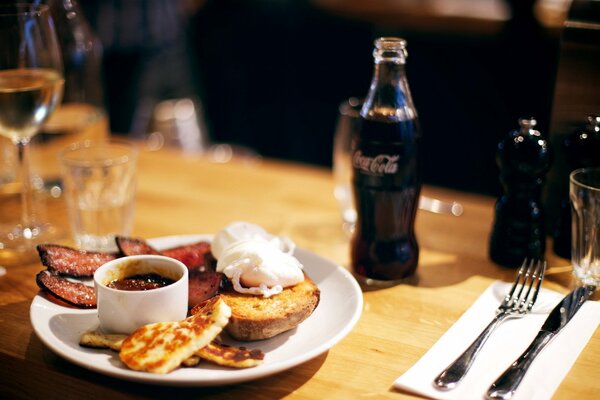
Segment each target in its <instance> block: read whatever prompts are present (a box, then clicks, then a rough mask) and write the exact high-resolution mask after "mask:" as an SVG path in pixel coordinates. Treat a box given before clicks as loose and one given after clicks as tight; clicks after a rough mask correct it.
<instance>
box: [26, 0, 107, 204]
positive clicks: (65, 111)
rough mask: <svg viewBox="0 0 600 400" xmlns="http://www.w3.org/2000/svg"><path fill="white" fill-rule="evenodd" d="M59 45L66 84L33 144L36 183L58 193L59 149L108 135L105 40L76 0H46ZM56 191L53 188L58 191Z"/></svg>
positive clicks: (32, 153)
mask: <svg viewBox="0 0 600 400" xmlns="http://www.w3.org/2000/svg"><path fill="white" fill-rule="evenodd" d="M47 3H48V6H49V7H50V11H51V13H52V18H53V20H54V24H55V28H56V33H57V37H58V41H59V44H60V47H61V52H62V58H63V64H64V75H65V86H64V94H63V100H62V104H61V105H60V106H59V107H57V109H56V110H55V112H54V113H53V114H52V116H51V118H50V119H49V120H48V121H46V123H45V124H44V126H43V127H42V129H41V131H40V133H39V134H38V135H37V136H36V137H35V139H34V141H33V144H32V151H31V159H32V169H33V172H34V182H33V183H34V186H36V187H38V188H41V189H46V190H49V191H51V193H54V194H57V195H59V194H60V179H59V175H60V173H59V165H58V159H57V153H58V152H59V151H60V150H62V149H63V148H65V147H67V146H68V145H69V144H71V143H74V142H81V141H85V140H94V141H102V140H105V139H106V138H107V137H108V131H109V128H108V119H107V116H106V112H105V108H104V96H103V91H104V90H103V84H102V82H103V81H102V44H101V43H100V40H99V39H98V38H97V36H96V35H95V33H94V32H93V31H92V29H91V27H90V25H89V24H88V22H87V20H86V19H85V16H84V15H83V12H82V11H81V8H80V7H79V3H78V2H77V0H48V1H47ZM57 189H58V192H52V191H53V190H54V191H55V190H57Z"/></svg>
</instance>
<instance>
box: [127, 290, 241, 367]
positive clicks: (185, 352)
mask: <svg viewBox="0 0 600 400" xmlns="http://www.w3.org/2000/svg"><path fill="white" fill-rule="evenodd" d="M201 309H202V312H199V313H196V314H194V315H192V316H191V317H188V318H186V319H184V320H183V321H174V322H157V323H154V324H149V325H144V326H142V327H140V328H138V329H137V330H136V331H135V332H133V333H132V334H131V335H130V336H128V337H127V338H126V339H125V340H124V341H123V343H122V345H121V351H120V352H119V358H120V359H121V361H123V363H124V364H125V365H127V366H128V367H129V368H131V369H133V370H136V371H147V372H153V373H159V374H166V373H168V372H170V371H172V370H174V369H175V368H177V367H179V366H180V365H181V363H182V362H183V361H184V360H185V359H187V358H189V357H191V356H192V355H194V354H195V353H196V352H197V351H198V350H200V349H201V348H203V347H205V346H207V345H208V344H209V343H210V342H212V341H213V339H215V337H216V336H217V335H218V334H219V333H221V330H222V329H223V327H224V326H225V325H227V322H228V321H229V317H230V316H231V309H230V308H229V306H227V304H225V302H224V301H223V300H222V299H221V297H220V296H215V297H213V298H212V299H210V300H207V302H206V303H204V304H202V306H201Z"/></svg>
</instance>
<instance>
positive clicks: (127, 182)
mask: <svg viewBox="0 0 600 400" xmlns="http://www.w3.org/2000/svg"><path fill="white" fill-rule="evenodd" d="M59 158H60V163H61V174H62V180H63V185H64V191H65V199H66V204H67V210H68V212H69V219H70V223H71V229H72V231H73V236H74V239H75V242H76V244H77V246H78V247H79V248H81V249H84V250H91V251H113V250H115V249H116V244H115V236H116V235H125V236H127V235H130V234H131V231H132V228H133V213H134V197H135V190H136V158H137V150H136V148H135V147H134V146H133V145H132V144H130V143H127V142H122V141H115V140H111V141H107V142H101V143H95V142H83V143H78V144H74V145H72V146H70V147H68V148H66V149H65V150H63V151H61V152H60V155H59Z"/></svg>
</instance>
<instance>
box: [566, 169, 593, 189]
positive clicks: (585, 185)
mask: <svg viewBox="0 0 600 400" xmlns="http://www.w3.org/2000/svg"><path fill="white" fill-rule="evenodd" d="M589 172H592V173H596V174H597V175H598V177H599V178H600V167H586V168H579V169H576V170H574V171H572V172H571V173H570V174H569V181H570V182H571V183H572V184H574V185H577V186H580V187H583V188H586V189H588V190H593V191H595V192H600V181H599V183H598V186H591V185H589V184H588V183H584V182H582V181H581V179H578V178H577V176H578V175H580V174H584V173H589Z"/></svg>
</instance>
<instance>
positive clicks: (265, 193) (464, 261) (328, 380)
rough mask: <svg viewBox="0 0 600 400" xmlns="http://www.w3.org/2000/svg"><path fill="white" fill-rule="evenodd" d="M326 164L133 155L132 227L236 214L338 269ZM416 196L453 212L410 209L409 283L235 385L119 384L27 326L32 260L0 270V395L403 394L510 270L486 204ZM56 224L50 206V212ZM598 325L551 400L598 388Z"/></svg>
mask: <svg viewBox="0 0 600 400" xmlns="http://www.w3.org/2000/svg"><path fill="white" fill-rule="evenodd" d="M332 190H333V181H332V176H331V172H330V171H329V170H326V169H320V168H313V167H308V166H302V165H295V164H288V163H282V162H275V161H269V160H262V161H261V162H259V163H257V164H247V163H245V162H243V161H235V160H234V161H232V162H230V163H227V164H216V163H212V162H210V161H209V160H206V159H203V158H201V157H199V156H186V155H184V154H181V153H179V152H177V151H172V150H164V149H163V150H160V151H157V152H150V151H142V152H141V155H140V159H139V190H138V196H137V206H136V216H135V229H134V234H135V235H136V236H140V237H145V238H149V237H157V236H164V235H172V234H186V233H212V232H215V231H217V230H218V229H220V228H222V227H223V226H225V225H226V224H228V223H230V222H232V221H235V220H247V221H251V222H255V223H258V224H260V225H262V226H264V227H265V228H266V229H267V230H269V231H271V232H273V233H277V234H284V235H288V236H290V237H291V238H293V239H294V240H295V241H296V242H297V244H298V245H299V246H301V247H303V248H305V249H307V250H310V251H313V252H315V253H318V254H320V255H321V256H323V257H326V258H328V259H331V260H333V261H335V262H337V263H339V264H341V265H347V262H348V238H347V237H346V235H345V234H344V233H343V231H342V229H341V223H340V216H339V213H338V209H337V204H336V203H335V200H334V198H333V196H332ZM424 194H426V195H429V196H433V197H436V198H440V199H445V200H457V201H460V202H461V203H462V204H463V206H464V214H463V215H462V216H461V217H453V216H450V215H439V214H433V213H429V212H424V211H421V212H419V215H418V217H417V233H418V238H419V242H420V246H421V251H422V253H421V260H420V263H419V268H418V283H417V284H403V285H399V286H396V287H393V288H389V289H384V290H378V291H370V292H366V293H364V310H363V314H362V317H361V319H360V321H359V322H358V324H357V326H356V327H355V329H354V330H353V331H352V332H351V333H350V334H349V335H348V336H347V337H346V338H345V339H344V340H342V341H341V342H340V343H339V344H337V345H336V346H334V347H333V348H332V349H331V350H330V351H328V352H326V353H324V354H322V355H320V356H318V357H316V358H315V359H313V360H311V361H308V362H306V363H304V364H302V365H300V366H298V367H296V368H293V369H291V370H288V371H286V372H283V373H280V374H277V375H274V376H270V377H267V378H263V379H260V380H257V381H253V382H247V383H243V384H239V385H233V386H225V387H214V388H183V389H181V388H171V387H160V386H152V385H144V384H138V383H131V382H127V381H122V380H119V379H114V378H110V377H107V376H104V375H101V374H98V373H95V372H91V371H88V370H86V369H84V368H81V367H78V366H76V365H73V364H71V363H69V362H67V361H65V360H63V359H61V358H60V357H58V356H56V355H55V354H54V353H52V352H51V351H50V350H49V349H48V348H46V347H45V346H44V345H43V344H42V342H41V341H40V340H39V339H38V338H37V336H36V335H35V333H34V332H33V331H32V327H31V324H30V321H29V306H30V304H31V301H32V298H33V297H34V295H35V294H36V293H37V292H38V288H37V286H36V284H35V282H34V276H35V274H36V273H37V272H38V271H39V270H40V269H41V268H42V267H41V264H40V263H39V262H36V261H34V262H32V263H30V264H27V265H21V266H14V267H9V269H8V274H7V275H6V276H4V277H1V278H0V327H1V328H0V398H12V399H18V398H27V399H38V398H40V399H41V398H45V399H48V398H60V399H71V398H72V399H78V398H98V399H111V400H115V399H122V398H146V397H150V398H156V397H168V398H186V399H187V398H241V397H242V396H244V397H247V398H252V399H254V398H264V399H271V398H281V397H289V398H299V399H305V398H316V399H320V398H333V399H349V398H393V399H396V398H405V397H411V396H410V395H409V394H407V393H402V392H398V391H396V390H394V389H393V388H392V382H393V381H394V379H395V378H396V377H398V376H399V375H400V374H402V373H403V372H404V371H406V370H407V369H408V368H409V367H411V366H412V365H413V364H414V363H415V362H416V361H417V360H418V359H419V358H420V357H421V356H422V355H423V354H424V353H425V352H426V351H427V350H428V349H429V348H430V347H431V346H432V345H433V344H434V343H435V342H436V341H437V340H438V339H439V338H440V336H441V335H442V334H443V333H444V332H445V331H446V330H447V329H448V328H449V327H450V326H451V325H452V324H453V323H454V322H455V321H456V320H457V319H458V318H459V317H460V316H461V314H462V313H463V312H464V311H465V310H466V309H467V308H468V307H469V306H470V305H471V304H472V303H473V302H474V301H475V299H477V297H478V296H479V295H480V294H481V293H482V292H483V290H484V289H485V288H486V287H487V286H488V285H490V284H491V283H492V281H493V280H495V279H505V280H512V279H513V276H514V271H512V270H506V269H503V268H500V267H498V266H496V265H495V264H493V263H492V262H490V261H489V260H488V257H487V241H488V235H489V232H490V228H491V224H492V216H493V202H494V200H493V199H491V198H487V197H481V196H476V195H470V194H466V193H459V192H453V191H449V190H443V189H436V188H430V187H426V188H424ZM50 216H51V217H53V218H54V219H55V220H56V221H58V222H59V223H62V224H64V223H65V220H66V216H65V215H64V209H62V208H61V207H60V206H58V207H55V209H54V211H51V215H50ZM549 266H550V269H549V271H548V277H547V280H546V281H545V282H544V285H545V286H546V287H548V288H551V289H555V290H558V291H561V292H566V291H567V290H568V288H569V286H570V285H572V283H571V275H570V267H569V263H568V262H567V261H566V260H563V259H559V258H556V257H553V256H552V255H551V254H549ZM599 359H600V331H598V330H597V331H596V333H595V335H594V336H593V337H592V339H591V341H590V342H589V343H588V345H587V347H586V348H585V349H584V351H583V353H582V354H581V356H580V357H579V359H578V360H577V362H576V363H575V365H574V366H573V368H572V369H571V371H570V372H569V374H568V375H567V377H566V379H565V380H564V381H563V383H562V384H561V386H560V387H559V389H558V391H557V392H556V398H557V399H575V398H576V399H586V398H587V399H591V398H597V394H598V393H600V368H599V367H598V360H599Z"/></svg>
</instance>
